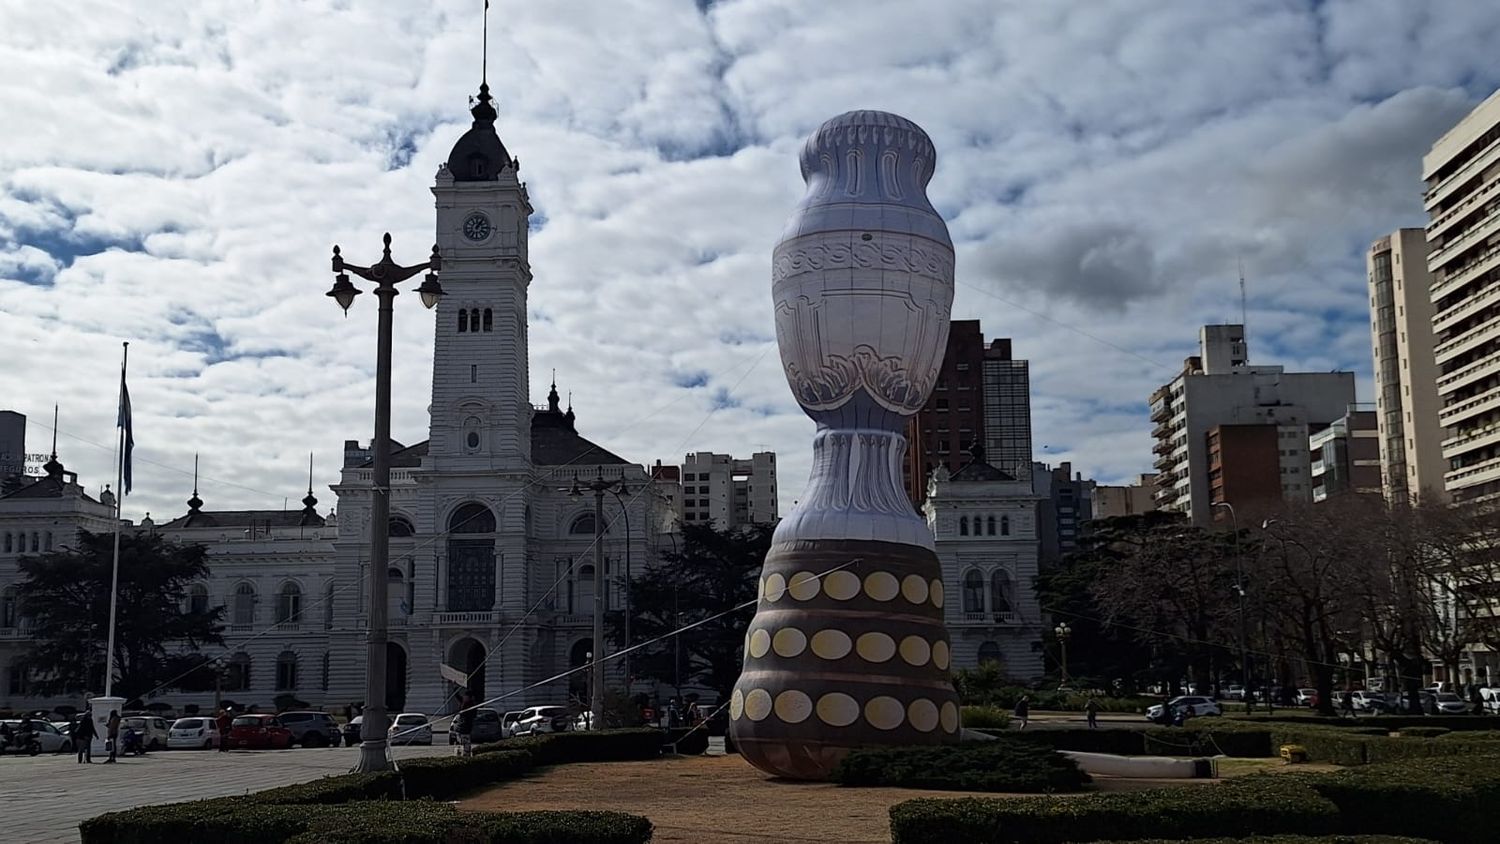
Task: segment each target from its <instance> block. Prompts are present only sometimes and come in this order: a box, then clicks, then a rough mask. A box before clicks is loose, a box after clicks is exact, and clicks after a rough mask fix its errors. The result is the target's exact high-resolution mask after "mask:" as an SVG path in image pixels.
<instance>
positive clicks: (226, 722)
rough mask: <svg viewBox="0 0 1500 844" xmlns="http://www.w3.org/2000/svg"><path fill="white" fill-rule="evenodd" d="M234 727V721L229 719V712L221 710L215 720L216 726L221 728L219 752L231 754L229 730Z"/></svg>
mask: <svg viewBox="0 0 1500 844" xmlns="http://www.w3.org/2000/svg"><path fill="white" fill-rule="evenodd" d="M233 725H234V719H233V718H231V717H229V710H227V709H220V710H219V714H218V716H217V717H215V718H214V726H216V727H218V728H219V752H220V753H228V752H229V728H230V727H231V726H233Z"/></svg>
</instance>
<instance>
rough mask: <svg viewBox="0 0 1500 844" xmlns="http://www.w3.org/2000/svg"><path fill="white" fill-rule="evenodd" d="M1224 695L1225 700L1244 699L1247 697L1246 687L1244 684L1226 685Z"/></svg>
mask: <svg viewBox="0 0 1500 844" xmlns="http://www.w3.org/2000/svg"><path fill="white" fill-rule="evenodd" d="M1223 697H1224V699H1225V700H1244V699H1245V687H1244V686H1225V687H1224V695H1223Z"/></svg>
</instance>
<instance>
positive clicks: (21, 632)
mask: <svg viewBox="0 0 1500 844" xmlns="http://www.w3.org/2000/svg"><path fill="white" fill-rule="evenodd" d="M29 638H31V628H30V627H0V639H29Z"/></svg>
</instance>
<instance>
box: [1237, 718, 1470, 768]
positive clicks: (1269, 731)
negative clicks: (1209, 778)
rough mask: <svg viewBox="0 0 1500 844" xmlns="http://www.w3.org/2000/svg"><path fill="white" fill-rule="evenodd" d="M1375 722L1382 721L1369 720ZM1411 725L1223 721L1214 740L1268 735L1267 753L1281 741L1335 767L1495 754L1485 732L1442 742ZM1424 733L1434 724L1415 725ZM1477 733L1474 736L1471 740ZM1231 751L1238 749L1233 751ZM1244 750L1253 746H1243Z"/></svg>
mask: <svg viewBox="0 0 1500 844" xmlns="http://www.w3.org/2000/svg"><path fill="white" fill-rule="evenodd" d="M1369 720H1370V721H1372V722H1373V721H1377V720H1382V719H1374V718H1372V719H1369ZM1412 729H1414V728H1413V727H1410V726H1408V727H1406V728H1405V732H1406V734H1405V735H1400V736H1392V735H1389V734H1388V733H1387V732H1386V726H1385V725H1379V726H1372V725H1370V724H1361V725H1360V726H1357V727H1347V726H1346V727H1338V726H1332V725H1330V724H1328V723H1327V722H1285V723H1284V722H1276V721H1256V722H1246V721H1236V720H1228V719H1226V720H1224V721H1222V722H1221V723H1219V724H1217V728H1216V729H1213V730H1212V735H1213V738H1214V739H1215V741H1218V742H1219V743H1220V744H1221V745H1223V744H1224V742H1225V741H1226V739H1225V738H1224V737H1225V736H1226V735H1230V734H1233V733H1236V732H1238V733H1243V734H1245V735H1247V736H1254V737H1255V738H1254V739H1253V740H1252V743H1259V742H1261V741H1262V740H1264V739H1265V738H1269V742H1268V748H1267V752H1266V753H1265V754H1259V755H1268V756H1274V755H1276V754H1277V753H1278V752H1279V751H1280V748H1281V746H1282V745H1287V744H1295V745H1300V746H1301V747H1303V748H1304V749H1305V750H1306V751H1307V758H1308V761H1311V762H1327V763H1331V764H1335V765H1344V766H1357V765H1369V764H1374V763H1378V762H1393V761H1397V760H1401V759H1425V758H1429V757H1436V756H1464V755H1472V754H1489V753H1495V752H1496V750H1497V745H1496V744H1495V743H1494V742H1493V741H1492V740H1489V739H1488V734H1487V733H1465V734H1449V735H1445V736H1443V737H1442V740H1441V741H1434V740H1433V739H1430V738H1419V737H1414V736H1412V735H1411V734H1410V731H1411V730H1412ZM1415 729H1422V730H1423V731H1424V732H1427V731H1431V730H1432V729H1433V727H1426V728H1415ZM1471 736H1473V738H1471ZM1225 747H1226V752H1227V753H1228V755H1231V756H1237V755H1240V754H1239V753H1236V752H1232V751H1229V750H1228V748H1227V745H1226V746H1225ZM1238 749H1240V750H1245V749H1249V748H1248V747H1243V746H1242V747H1239V748H1238Z"/></svg>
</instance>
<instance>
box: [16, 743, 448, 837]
mask: <svg viewBox="0 0 1500 844" xmlns="http://www.w3.org/2000/svg"><path fill="white" fill-rule="evenodd" d="M439 741H443V739H442V738H439ZM452 752H453V751H452V749H451V748H449V747H448V746H447V745H446V744H438V745H435V746H433V747H432V748H426V747H398V748H395V754H396V759H397V761H399V760H401V759H410V758H413V757H416V756H428V755H433V754H448V753H452ZM358 753H359V749H358V748H355V747H337V748H311V749H307V748H297V749H295V750H259V751H247V750H237V751H231V752H229V753H216V752H204V751H191V750H173V751H158V752H155V753H150V754H147V755H146V756H142V757H134V756H133V757H130V758H128V759H121V760H120V761H119V762H117V763H115V764H113V765H105V764H103V763H102V762H101V761H100V760H99V759H95V760H94V764H92V765H79V764H77V763H76V762H75V761H74V758H73V756H72V755H56V756H52V755H43V756H0V841H5V842H15V844H22V842H24V844H42V842H46V844H54V843H55V842H68V844H77V842H78V840H79V837H78V824H79V822H80V821H83V820H85V819H87V818H91V817H94V816H95V815H101V814H103V813H105V812H112V811H117V810H119V809H129V808H133V807H136V806H145V805H149V804H152V803H175V802H178V801H182V800H196V799H202V798H206V797H228V796H231V795H235V794H245V793H246V792H250V791H260V790H261V789H265V788H272V787H274V786H278V785H290V784H292V783H297V782H306V781H308V780H314V779H317V778H319V777H323V776H327V775H329V774H342V773H345V772H347V771H348V770H349V768H350V767H352V766H353V765H354V762H355V759H356V758H357V756H358Z"/></svg>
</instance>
